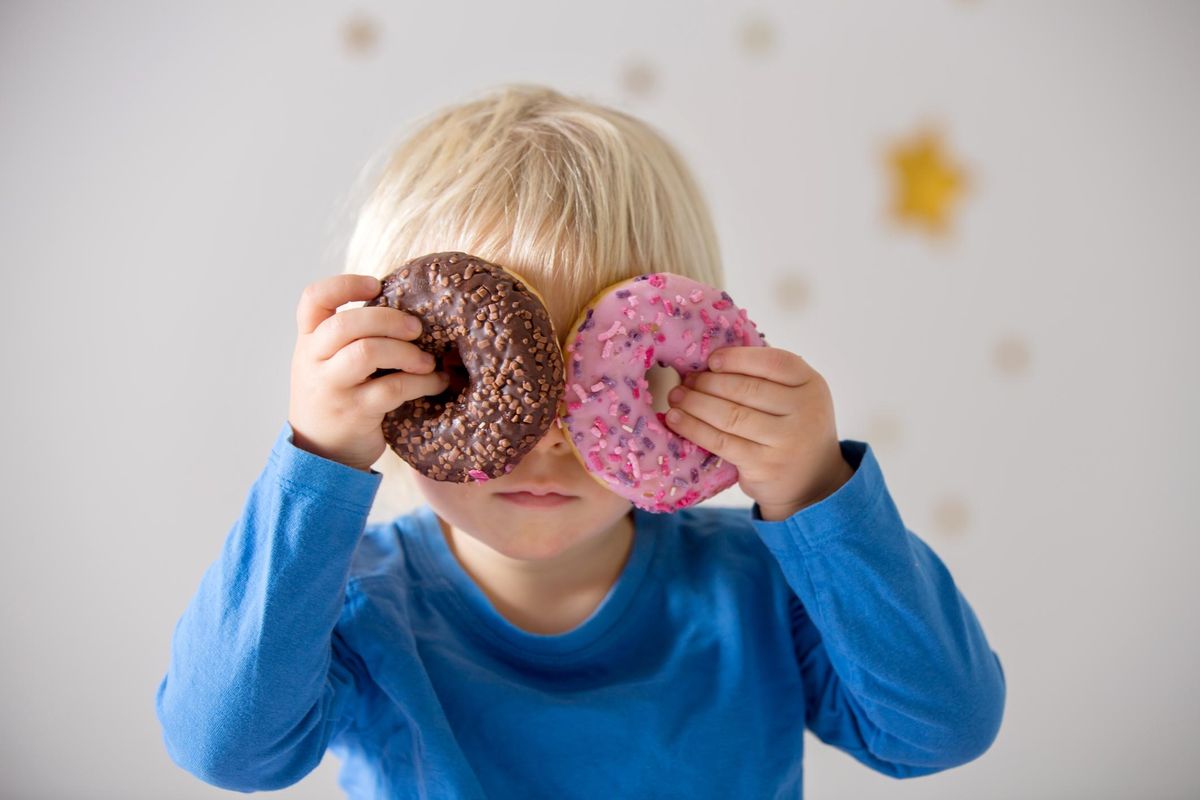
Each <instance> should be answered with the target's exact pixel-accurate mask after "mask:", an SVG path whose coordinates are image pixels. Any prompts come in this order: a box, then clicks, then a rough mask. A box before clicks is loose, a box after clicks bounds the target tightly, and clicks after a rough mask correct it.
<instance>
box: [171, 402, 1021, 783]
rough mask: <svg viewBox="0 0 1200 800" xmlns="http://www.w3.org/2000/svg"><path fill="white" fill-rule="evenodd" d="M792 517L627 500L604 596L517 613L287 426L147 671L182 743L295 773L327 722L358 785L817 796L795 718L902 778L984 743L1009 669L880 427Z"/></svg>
mask: <svg viewBox="0 0 1200 800" xmlns="http://www.w3.org/2000/svg"><path fill="white" fill-rule="evenodd" d="M841 449H842V454H843V456H844V457H845V458H846V460H847V461H848V462H849V463H850V465H851V466H853V467H854V468H855V472H854V475H853V477H852V478H851V479H850V480H849V481H848V482H847V483H846V484H844V485H843V486H842V487H841V488H839V489H838V490H837V491H836V492H835V493H834V494H832V495H830V496H829V497H827V498H825V499H824V500H822V501H820V502H818V503H816V504H814V505H812V506H809V507H807V508H804V509H801V510H800V511H798V512H796V513H795V514H794V515H793V516H791V517H790V518H788V519H786V520H783V521H778V522H768V521H764V520H762V519H761V517H760V516H759V514H758V507H757V506H755V507H754V508H752V509H749V510H747V509H733V508H713V507H707V506H701V507H695V508H688V509H685V510H682V511H679V512H676V513H674V514H650V513H647V512H643V511H640V510H637V509H635V510H634V512H633V513H634V524H635V532H634V538H633V544H632V549H631V551H630V554H629V557H628V559H627V561H626V563H625V565H624V567H623V571H622V572H621V574H620V576H619V578H618V579H617V581H616V583H615V584H614V585H613V586H612V588H611V589H610V591H609V592H608V594H607V595H606V596H605V598H604V600H603V601H602V602H601V604H600V605H599V607H597V608H596V610H595V611H594V612H593V613H592V615H591V616H590V617H589V618H588V619H587V620H585V621H584V622H583V623H581V624H580V625H579V626H578V627H577V628H575V629H573V630H571V631H569V632H567V633H565V634H561V635H550V636H546V635H539V634H533V633H528V632H526V631H524V630H522V629H520V628H518V627H516V626H514V625H512V624H511V623H509V622H508V621H507V620H506V619H505V618H504V617H502V616H501V615H500V614H499V613H497V611H496V610H495V608H494V607H493V606H492V605H491V603H490V602H489V600H488V599H487V597H486V595H484V594H483V593H482V591H481V590H480V589H479V588H478V586H476V585H475V584H474V583H473V581H472V580H471V579H470V577H469V576H468V575H467V574H466V572H465V571H464V570H463V569H462V567H461V565H460V564H459V563H458V562H457V560H456V559H455V557H454V555H453V553H451V551H450V550H449V546H448V544H447V543H446V541H445V539H444V537H443V536H442V534H441V530H440V528H439V526H438V522H437V518H436V517H435V516H434V514H433V512H432V511H431V510H430V509H429V508H428V507H422V508H420V509H419V510H417V511H415V512H413V513H410V514H407V515H404V516H401V517H399V518H397V519H395V520H393V521H391V522H387V523H374V522H373V523H370V524H368V522H367V517H368V513H369V511H370V507H371V503H372V501H373V499H374V497H375V493H376V490H377V489H378V487H379V483H380V481H381V480H382V475H381V474H380V473H378V472H375V471H374V470H372V471H371V472H364V471H361V470H356V469H353V468H351V467H348V466H345V465H343V464H339V463H337V462H334V461H330V460H327V459H324V458H322V457H320V456H317V455H315V454H312V453H308V452H307V451H304V450H302V449H299V448H297V447H296V446H295V445H294V444H293V443H292V431H291V426H290V425H288V424H287V423H285V424H284V427H283V430H281V431H280V433H279V436H278V438H277V440H276V442H275V445H274V447H273V448H272V450H271V454H270V458H269V460H268V463H267V465H266V467H265V468H264V469H263V471H262V473H261V474H260V475H259V477H258V479H257V480H256V481H255V483H254V485H253V486H252V488H251V489H250V492H249V495H248V497H247V499H246V503H245V507H244V509H243V511H242V514H241V516H240V518H239V519H238V520H237V521H236V523H235V524H234V525H233V528H232V530H231V531H230V532H229V534H228V536H227V538H226V540H225V542H224V545H223V548H222V550H221V553H220V555H219V557H218V558H217V559H216V560H215V562H214V563H213V564H211V566H209V568H208V570H207V571H206V572H205V574H204V576H203V578H202V580H201V582H200V586H199V588H198V590H197V591H196V593H195V595H194V597H193V598H192V599H191V602H190V603H189V605H188V606H187V608H186V609H185V610H184V612H183V615H182V617H181V618H180V620H179V622H178V624H177V625H176V628H175V631H174V636H173V641H172V646H171V653H170V661H169V664H168V668H167V672H166V675H165V677H164V678H163V680H162V682H161V684H160V685H159V687H158V691H157V694H156V697H155V708H156V712H157V714H158V719H159V721H160V722H161V724H162V729H163V738H164V741H165V743H166V748H167V751H168V753H169V754H170V756H171V758H172V759H173V760H174V761H175V762H176V763H177V764H179V765H180V766H181V767H183V768H184V769H186V770H187V771H189V772H191V773H192V774H194V775H196V776H197V777H199V778H200V779H202V780H204V781H206V782H208V783H210V784H213V785H215V786H219V787H222V788H225V789H232V790H239V791H253V790H269V789H280V788H282V787H285V786H289V785H291V784H293V783H295V782H297V781H299V780H300V779H302V778H303V777H304V776H305V775H307V774H308V773H309V772H310V771H312V770H313V769H314V768H315V767H316V766H317V764H318V763H320V761H321V759H322V757H323V755H324V754H325V752H326V749H327V748H328V749H329V750H331V751H332V752H333V753H334V754H335V755H336V756H337V757H338V758H339V759H340V760H341V762H342V768H341V773H340V777H339V783H340V785H341V786H342V788H343V789H344V790H345V792H346V794H347V795H348V796H349V797H351V798H408V797H414V798H415V797H422V798H427V797H434V798H483V797H488V798H555V799H556V800H559V799H561V798H606V799H607V798H613V797H623V798H624V797H642V796H653V797H680V798H693V799H694V798H710V797H711V798H723V799H725V798H772V797H800V796H801V791H802V782H801V779H802V771H803V769H802V759H803V755H804V737H803V732H804V729H805V727H806V726H807V727H808V728H809V729H811V730H812V731H813V732H814V733H815V735H816V736H817V737H819V738H820V739H821V740H822V741H824V742H827V743H828V744H830V745H833V746H834V747H838V748H841V749H842V750H844V751H846V752H847V753H849V754H850V755H851V756H853V757H854V758H856V759H858V760H859V761H861V762H862V763H864V764H866V765H867V766H868V767H871V768H872V769H875V770H878V771H880V772H882V773H885V774H887V775H892V776H896V777H911V776H918V775H927V774H929V773H932V772H937V771H939V770H943V769H946V768H948V767H953V766H956V765H960V764H964V763H966V762H968V761H970V760H971V759H974V758H976V757H977V756H979V755H980V754H981V753H983V752H984V751H985V750H986V749H987V748H988V747H989V746H990V744H991V743H992V741H993V740H994V738H995V736H996V735H997V732H998V730H999V727H1000V720H1001V717H1002V715H1003V710H1004V701H1005V681H1004V675H1003V672H1002V670H1001V666H1000V662H999V659H998V658H997V657H996V655H995V654H994V653H993V652H992V650H991V649H990V647H989V646H988V642H987V640H986V638H985V637H984V633H983V630H982V629H981V627H980V624H979V621H978V620H977V619H976V617H975V614H974V612H973V611H972V609H971V607H970V605H968V603H967V601H966V599H965V598H964V597H963V595H962V594H961V593H960V591H959V590H958V588H957V587H956V586H955V583H954V580H953V579H952V578H951V576H950V573H949V572H948V571H947V569H946V567H945V565H944V564H943V563H942V561H941V560H940V559H939V558H938V556H937V555H936V554H934V552H933V551H932V550H931V549H930V548H929V546H928V545H926V544H925V542H923V541H922V540H921V539H920V538H918V537H917V536H916V535H915V534H914V533H912V532H911V531H909V530H907V529H906V528H905V526H904V523H903V522H902V521H901V518H900V515H899V513H898V512H897V509H896V506H895V504H894V503H893V501H892V498H891V496H890V494H889V493H888V490H887V488H886V486H885V484H884V480H883V475H882V473H881V471H880V467H879V464H878V463H877V462H876V459H875V456H874V454H873V452H872V450H871V448H870V446H869V445H867V444H865V443H863V442H857V441H852V440H843V441H842V442H841Z"/></svg>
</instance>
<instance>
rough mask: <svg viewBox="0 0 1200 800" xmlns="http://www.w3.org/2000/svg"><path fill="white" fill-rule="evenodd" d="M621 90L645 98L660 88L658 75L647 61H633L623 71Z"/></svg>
mask: <svg viewBox="0 0 1200 800" xmlns="http://www.w3.org/2000/svg"><path fill="white" fill-rule="evenodd" d="M621 88H623V89H624V90H625V91H626V92H628V93H629V94H632V95H637V96H638V97H645V96H647V95H651V94H653V93H654V91H655V89H657V88H658V74H657V71H656V70H655V69H654V67H653V66H651V65H650V64H648V63H646V62H645V61H631V62H629V63H628V64H626V65H625V66H624V67H623V68H622V69H621Z"/></svg>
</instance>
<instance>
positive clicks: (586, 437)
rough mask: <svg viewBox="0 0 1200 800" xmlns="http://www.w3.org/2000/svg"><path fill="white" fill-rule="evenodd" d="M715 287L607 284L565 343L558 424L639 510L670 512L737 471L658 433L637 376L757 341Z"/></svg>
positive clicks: (666, 432)
mask: <svg viewBox="0 0 1200 800" xmlns="http://www.w3.org/2000/svg"><path fill="white" fill-rule="evenodd" d="M765 344H766V341H765V340H764V339H763V337H762V336H761V335H760V334H759V332H758V329H757V327H756V326H755V325H754V323H753V322H751V321H750V320H749V319H748V318H747V317H746V312H745V310H744V309H740V308H738V307H737V306H735V305H734V304H733V300H731V299H730V297H729V295H728V294H726V293H725V292H723V291H721V290H720V289H716V288H713V287H711V286H706V285H704V284H703V283H698V282H697V281H694V280H692V279H691V278H686V277H684V276H682V275H675V274H673V273H670V272H657V273H653V274H650V275H639V276H637V277H636V278H632V279H631V280H627V281H622V282H620V283H616V284H613V285H612V286H610V287H608V288H607V289H605V290H604V291H603V292H601V293H600V294H599V295H597V296H596V297H594V298H592V300H591V301H590V302H589V303H588V304H587V305H586V306H584V308H583V311H582V312H581V314H580V316H579V318H578V319H577V320H576V321H575V325H574V327H573V330H572V332H571V335H570V337H569V338H568V339H567V342H566V348H565V349H566V354H567V385H566V391H565V392H564V393H563V404H564V409H563V410H562V412H561V414H562V422H563V424H564V425H565V426H566V429H567V432H568V437H567V438H568V439H569V441H570V442H571V444H572V445H573V446H574V447H575V451H576V453H577V455H578V456H579V459H580V461H582V462H583V465H584V466H585V467H586V468H587V470H588V472H590V473H591V474H592V476H593V477H595V478H596V479H598V480H600V481H601V482H602V483H604V484H605V485H606V486H607V487H608V488H609V489H611V490H612V491H614V492H616V493H617V494H619V495H621V496H622V497H624V498H626V499H628V500H630V501H631V502H632V503H633V504H634V505H636V506H638V507H639V508H642V509H645V510H647V511H654V512H670V511H675V510H677V509H680V508H684V507H686V506H690V505H693V504H695V503H698V502H700V501H701V500H705V499H707V498H709V497H712V496H713V495H715V494H716V493H717V492H720V491H722V490H724V489H727V488H728V487H730V486H732V485H733V484H734V482H735V481H737V474H738V473H737V468H736V467H734V466H733V465H732V464H729V463H727V462H725V461H723V460H722V459H720V458H718V457H717V456H716V455H714V454H713V453H710V452H708V451H707V450H705V449H704V448H702V447H700V446H699V445H697V444H695V443H694V442H692V441H690V440H688V439H685V438H683V437H682V436H679V435H678V434H676V433H675V432H674V431H672V430H671V429H670V428H668V427H667V425H666V422H665V421H664V419H663V416H664V415H663V414H662V413H661V412H655V411H654V398H653V397H651V395H650V391H649V384H648V382H647V381H646V371H647V370H649V369H650V367H651V366H653V365H655V364H657V365H659V366H662V367H673V368H674V369H675V371H676V372H678V373H679V374H680V375H681V376H682V375H686V374H687V373H689V372H698V371H700V370H703V369H705V368H707V366H708V356H709V354H710V353H711V352H712V351H713V350H716V349H718V348H720V347H727V346H730V345H757V346H762V345H765Z"/></svg>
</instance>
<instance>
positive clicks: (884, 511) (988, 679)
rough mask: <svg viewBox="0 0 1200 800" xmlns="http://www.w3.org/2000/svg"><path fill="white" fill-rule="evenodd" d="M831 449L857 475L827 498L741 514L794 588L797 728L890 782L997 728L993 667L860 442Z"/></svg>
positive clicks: (952, 759)
mask: <svg viewBox="0 0 1200 800" xmlns="http://www.w3.org/2000/svg"><path fill="white" fill-rule="evenodd" d="M840 447H841V451H842V454H843V456H844V458H845V459H846V461H847V463H848V464H850V466H852V467H854V468H855V470H854V474H853V475H852V476H851V477H850V479H849V480H848V481H847V482H846V483H845V484H844V485H842V486H841V487H840V488H838V489H837V490H836V491H835V492H833V493H832V494H831V495H828V496H827V497H824V499H822V500H820V501H819V502H817V503H815V504H813V505H809V506H807V507H805V508H802V509H800V510H799V511H797V512H795V513H793V514H792V515H791V516H790V517H788V518H787V519H784V520H781V521H776V522H771V521H766V520H763V519H762V517H761V514H760V510H759V506H758V504H757V503H756V504H755V506H754V508H753V510H752V512H751V516H752V519H753V524H754V526H755V529H756V530H757V531H758V533H759V535H760V537H761V538H762V540H763V542H764V543H765V544H766V545H767V547H768V549H770V550H771V552H772V554H773V555H774V556H775V558H776V559H777V561H778V562H779V564H780V566H781V568H782V570H783V573H784V576H785V577H786V579H787V582H788V584H789V585H790V586H791V588H792V590H793V592H794V593H795V597H794V598H793V600H794V602H793V604H792V628H793V636H794V639H795V646H796V657H797V659H798V662H799V665H800V669H801V673H802V676H803V680H804V685H805V692H806V707H807V711H806V722H807V724H808V726H809V727H810V728H811V729H812V731H813V732H814V733H815V734H816V735H817V736H818V738H820V739H821V740H822V741H824V742H826V743H827V744H831V745H833V746H835V747H838V748H840V749H842V750H844V751H846V752H848V753H849V754H850V755H852V756H853V757H854V758H856V759H858V760H859V761H861V762H862V763H864V764H866V765H867V766H870V767H872V768H873V769H875V770H878V771H879V772H882V773H885V774H887V775H891V776H894V777H912V776H917V775H926V774H929V773H932V772H937V771H939V770H943V769H947V768H949V767H953V766H957V765H960V764H964V763H966V762H968V761H970V760H972V759H974V758H976V757H978V756H979V755H981V754H982V753H983V752H984V751H986V750H987V749H988V747H989V746H990V745H991V743H992V742H993V741H994V739H995V737H996V735H997V733H998V731H999V727H1000V721H1001V718H1002V716H1003V713H1004V703H1005V691H1006V689H1005V680H1004V673H1003V670H1002V669H1001V666H1000V661H999V659H998V658H997V656H996V654H995V653H993V652H992V650H991V648H990V647H989V646H988V642H987V639H986V638H985V636H984V633H983V630H982V628H981V627H980V624H979V621H978V620H977V619H976V617H975V614H974V612H973V611H972V609H971V607H970V605H969V604H968V603H967V601H966V599H965V598H964V597H963V595H962V594H961V592H959V590H958V589H957V587H956V586H955V584H954V580H953V578H952V577H951V576H950V573H949V572H948V571H947V569H946V567H945V565H944V564H943V563H942V561H941V560H940V559H939V558H938V556H937V555H936V554H935V553H934V552H933V551H932V550H931V549H930V548H929V547H928V545H926V544H925V543H924V542H923V541H922V540H921V539H919V538H918V537H917V536H916V535H915V534H913V533H912V532H910V531H908V530H907V529H906V528H905V526H904V523H903V522H902V520H901V518H900V515H899V513H898V511H897V509H896V506H895V504H894V503H893V501H892V498H891V495H890V494H889V493H888V491H887V487H886V486H885V484H884V480H883V475H882V473H881V471H880V468H879V464H878V463H877V461H876V459H875V456H874V453H873V451H872V450H871V449H870V447H869V445H867V444H865V443H863V442H856V441H851V440H845V441H842V442H841V443H840Z"/></svg>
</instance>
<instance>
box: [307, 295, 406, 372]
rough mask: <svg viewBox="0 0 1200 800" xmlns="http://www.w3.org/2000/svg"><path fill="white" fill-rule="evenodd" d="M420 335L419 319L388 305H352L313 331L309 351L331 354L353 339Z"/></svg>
mask: <svg viewBox="0 0 1200 800" xmlns="http://www.w3.org/2000/svg"><path fill="white" fill-rule="evenodd" d="M420 335H421V320H419V319H417V318H416V317H415V316H413V315H412V314H408V313H406V312H404V311H400V310H398V309H395V308H391V307H389V306H371V307H365V306H364V307H362V308H351V309H347V310H346V311H342V312H340V313H337V314H334V315H333V316H331V317H329V318H328V319H326V320H325V321H324V322H322V323H321V324H320V325H318V326H317V328H316V330H314V331H313V332H312V335H311V337H310V339H311V341H310V342H309V351H308V352H309V355H310V356H311V357H313V358H316V359H321V360H324V359H327V358H331V357H332V356H333V355H334V354H335V353H337V352H338V351H339V350H341V349H342V348H343V347H345V346H346V345H348V344H350V343H351V342H353V341H354V340H355V339H365V338H369V337H375V336H379V337H384V338H388V337H390V338H393V339H408V340H411V339H416V338H417V337H418V336H420Z"/></svg>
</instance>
